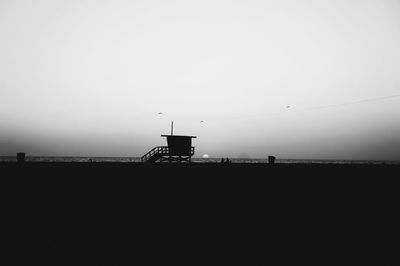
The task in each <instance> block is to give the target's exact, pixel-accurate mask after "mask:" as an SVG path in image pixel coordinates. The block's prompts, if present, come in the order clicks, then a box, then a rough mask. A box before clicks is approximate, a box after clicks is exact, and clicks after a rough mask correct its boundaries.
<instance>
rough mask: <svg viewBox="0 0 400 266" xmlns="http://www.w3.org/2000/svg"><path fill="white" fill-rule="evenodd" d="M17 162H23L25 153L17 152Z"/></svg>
mask: <svg viewBox="0 0 400 266" xmlns="http://www.w3.org/2000/svg"><path fill="white" fill-rule="evenodd" d="M17 162H19V163H23V162H25V152H17Z"/></svg>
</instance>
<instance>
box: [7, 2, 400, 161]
mask: <svg viewBox="0 0 400 266" xmlns="http://www.w3.org/2000/svg"><path fill="white" fill-rule="evenodd" d="M399 96H400V1H398V0H397V1H395V0H331V1H327V0H314V1H312V0H304V1H298V0H283V1H281V0H279V1H278V0H276V1H268V0H229V1H228V0H199V1H192V0H182V1H165V0H143V1H134V0H131V1H120V0H110V1H100V0H99V1H83V0H79V1H75V0H68V1H67V0H65V1H57V0H48V1H16V0H11V1H7V0H0V155H15V153H16V152H18V151H24V152H26V153H27V155H59V156H67V155H77V156H142V155H144V154H145V153H146V152H147V151H149V150H150V149H152V148H153V147H155V146H159V145H165V139H164V138H161V137H160V135H161V134H168V133H170V123H171V121H174V133H175V134H178V135H195V136H197V138H196V139H194V141H193V142H194V143H193V144H194V146H195V147H196V156H202V155H203V154H208V155H209V156H210V157H217V158H218V157H222V156H224V157H226V156H229V157H232V158H233V157H253V158H265V157H267V156H268V155H275V156H276V157H278V158H304V159H309V158H315V159H318V158H322V159H376V160H400V97H399ZM159 112H162V114H159ZM201 120H203V121H204V123H200V121H201Z"/></svg>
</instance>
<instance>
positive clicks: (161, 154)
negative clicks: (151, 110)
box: [141, 122, 196, 163]
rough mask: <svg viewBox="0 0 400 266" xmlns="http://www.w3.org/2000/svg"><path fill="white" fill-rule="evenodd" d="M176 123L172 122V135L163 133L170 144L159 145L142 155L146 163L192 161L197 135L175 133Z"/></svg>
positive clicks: (142, 159)
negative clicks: (193, 139) (193, 145)
mask: <svg viewBox="0 0 400 266" xmlns="http://www.w3.org/2000/svg"><path fill="white" fill-rule="evenodd" d="M173 133H174V123H173V122H172V124H171V135H161V137H166V138H167V145H168V146H158V147H155V148H153V149H152V150H151V151H149V152H148V153H146V154H145V155H143V156H142V158H141V161H142V162H145V163H155V162H179V163H180V162H191V158H192V156H193V155H194V147H192V138H196V136H182V135H174V134H173Z"/></svg>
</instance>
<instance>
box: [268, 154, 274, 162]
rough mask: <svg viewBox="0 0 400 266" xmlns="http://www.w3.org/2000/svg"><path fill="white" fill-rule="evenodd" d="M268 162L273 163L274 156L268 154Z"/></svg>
mask: <svg viewBox="0 0 400 266" xmlns="http://www.w3.org/2000/svg"><path fill="white" fill-rule="evenodd" d="M268 163H269V164H274V163H275V156H268Z"/></svg>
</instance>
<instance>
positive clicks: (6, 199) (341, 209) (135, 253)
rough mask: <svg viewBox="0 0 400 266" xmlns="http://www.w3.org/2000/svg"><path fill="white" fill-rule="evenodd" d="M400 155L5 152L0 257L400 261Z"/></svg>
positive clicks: (15, 260) (74, 261)
mask: <svg viewBox="0 0 400 266" xmlns="http://www.w3.org/2000/svg"><path fill="white" fill-rule="evenodd" d="M399 170H400V166H399V165H391V166H390V165H296V164H291V165H280V164H273V165H269V164H234V163H232V164H221V163H216V164H195V163H192V164H186V163H182V164H174V163H172V164H168V163H166V164H130V163H23V164H18V163H3V164H0V171H1V184H0V186H1V188H2V204H3V206H2V215H1V217H2V223H3V226H2V232H3V234H2V236H1V243H2V251H3V253H4V254H5V255H4V256H1V258H0V260H2V261H1V264H5V263H10V264H25V265H32V264H37V263H40V264H49V265H50V264H51V265H59V264H63V265H81V264H82V265H83V264H85V265H87V264H89V263H93V264H107V265H118V264H124V265H125V264H131V265H166V264H167V263H168V264H175V265H176V264H179V265H288V264H289V263H290V264H289V265H294V264H293V263H296V264H300V263H301V264H305V265H399V264H400V256H399V251H400V241H399V239H400V215H399V202H400V201H399V197H400V196H399V188H400V187H399V184H400V183H399V182H398V180H397V179H398V178H399V176H400V175H399V172H400V171H399Z"/></svg>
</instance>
